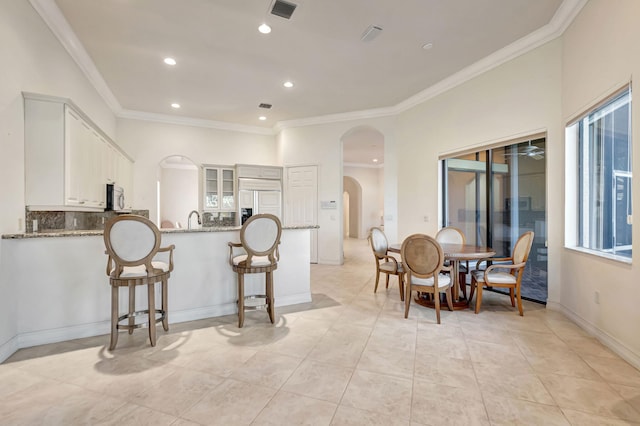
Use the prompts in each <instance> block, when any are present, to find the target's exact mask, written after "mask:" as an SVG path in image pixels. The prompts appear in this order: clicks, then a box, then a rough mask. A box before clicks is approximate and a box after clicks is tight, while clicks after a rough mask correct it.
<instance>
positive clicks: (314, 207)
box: [285, 166, 318, 263]
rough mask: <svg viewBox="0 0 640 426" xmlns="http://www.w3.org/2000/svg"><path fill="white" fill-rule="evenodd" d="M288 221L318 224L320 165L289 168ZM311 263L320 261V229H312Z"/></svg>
mask: <svg viewBox="0 0 640 426" xmlns="http://www.w3.org/2000/svg"><path fill="white" fill-rule="evenodd" d="M286 203H287V206H286V216H285V218H286V222H287V224H288V225H290V226H294V225H307V226H315V225H317V224H318V167H317V166H300V167H289V168H287V192H286ZM311 263H318V230H317V229H312V230H311Z"/></svg>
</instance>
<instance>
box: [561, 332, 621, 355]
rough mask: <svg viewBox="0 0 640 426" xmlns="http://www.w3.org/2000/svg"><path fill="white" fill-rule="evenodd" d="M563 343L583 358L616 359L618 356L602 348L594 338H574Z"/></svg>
mask: <svg viewBox="0 0 640 426" xmlns="http://www.w3.org/2000/svg"><path fill="white" fill-rule="evenodd" d="M565 343H566V344H567V346H569V347H570V348H571V349H572V350H573V351H574V352H576V353H578V354H579V355H581V356H582V355H585V356H599V357H602V358H610V359H617V358H619V357H618V355H616V354H615V353H613V352H612V351H611V350H610V349H608V348H607V347H606V346H604V345H603V344H602V343H600V342H599V341H598V339H596V338H595V337H575V338H571V339H566V340H565Z"/></svg>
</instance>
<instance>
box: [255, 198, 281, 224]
mask: <svg viewBox="0 0 640 426" xmlns="http://www.w3.org/2000/svg"><path fill="white" fill-rule="evenodd" d="M257 192H258V213H260V214H262V213H270V214H272V215H274V216H276V217H278V219H281V218H282V215H281V214H280V213H281V208H280V206H281V203H280V195H281V194H280V191H257Z"/></svg>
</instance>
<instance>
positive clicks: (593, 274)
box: [549, 0, 640, 368]
mask: <svg viewBox="0 0 640 426" xmlns="http://www.w3.org/2000/svg"><path fill="white" fill-rule="evenodd" d="M638 17H640V2H638V1H636V0H619V1H615V2H611V1H606V0H592V1H590V2H589V3H588V4H587V5H586V6H585V7H584V8H583V9H582V11H581V13H580V14H579V15H578V17H577V18H576V19H575V20H574V22H573V23H572V25H571V26H570V27H569V28H568V29H567V31H566V32H565V34H564V37H563V38H564V44H563V55H562V60H563V62H562V64H563V72H562V77H563V85H562V115H561V117H562V120H563V125H564V124H565V123H566V122H567V121H568V120H570V119H571V118H574V117H575V116H576V115H577V114H580V113H582V112H584V111H585V110H586V109H588V108H589V107H590V106H592V105H593V104H594V103H595V102H598V101H600V100H602V99H603V98H605V97H606V96H607V95H609V94H611V91H612V90H614V89H616V88H619V87H621V85H622V84H624V83H625V82H628V81H629V79H630V78H631V76H634V75H635V76H638V75H640V51H639V50H638V40H640V26H639V25H638ZM633 104H634V105H632V107H631V113H632V118H631V120H632V125H631V127H632V129H633V133H634V135H633V139H634V143H633V145H634V149H633V154H632V155H633V166H632V167H633V172H634V177H633V200H634V204H635V207H634V211H635V212H636V218H637V212H638V211H640V209H638V200H640V149H636V147H637V146H638V144H637V140H638V134H639V132H638V129H640V108H639V107H638V104H637V101H636V99H634V100H633ZM636 222H638V221H636ZM639 223H640V222H639ZM552 232H553V231H552ZM552 232H550V233H549V234H550V235H551V234H552ZM633 242H634V244H633V245H634V254H633V265H627V264H622V263H619V262H615V261H611V260H606V259H603V258H600V257H597V256H593V255H589V254H585V253H579V252H576V251H572V250H569V249H563V250H562V251H561V253H560V254H561V261H562V266H563V267H562V271H561V274H560V276H559V277H558V279H559V280H560V281H561V282H562V287H561V297H560V301H561V304H562V306H563V307H564V308H565V309H567V310H569V311H570V312H571V313H572V314H573V317H574V319H576V320H577V321H578V322H581V323H582V324H583V325H584V326H585V327H587V328H590V329H592V330H593V331H594V332H595V333H596V334H598V335H599V336H600V337H601V338H602V339H603V340H606V341H607V342H608V343H609V345H610V346H612V347H615V348H616V349H617V351H618V352H621V353H623V354H626V358H627V360H629V361H630V362H632V363H633V364H634V365H635V366H636V367H638V368H640V333H638V324H640V310H639V309H638V304H637V296H638V294H639V293H638V290H639V287H638V283H640V279H639V278H638V276H639V275H640V267H639V266H638V263H639V262H640V248H639V247H640V246H639V245H638V242H640V226H638V225H635V226H634V227H633ZM596 291H598V292H599V293H600V303H599V304H596V303H595V301H594V293H595V292H596Z"/></svg>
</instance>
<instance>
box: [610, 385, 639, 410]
mask: <svg viewBox="0 0 640 426" xmlns="http://www.w3.org/2000/svg"><path fill="white" fill-rule="evenodd" d="M609 385H610V386H611V387H612V388H613V389H615V390H616V391H617V392H618V393H619V394H620V395H621V396H622V397H623V398H624V400H625V401H627V402H628V403H629V404H630V405H631V406H632V407H633V408H635V410H636V411H638V412H640V388H638V387H633V386H625V385H617V384H615V383H610V384H609Z"/></svg>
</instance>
